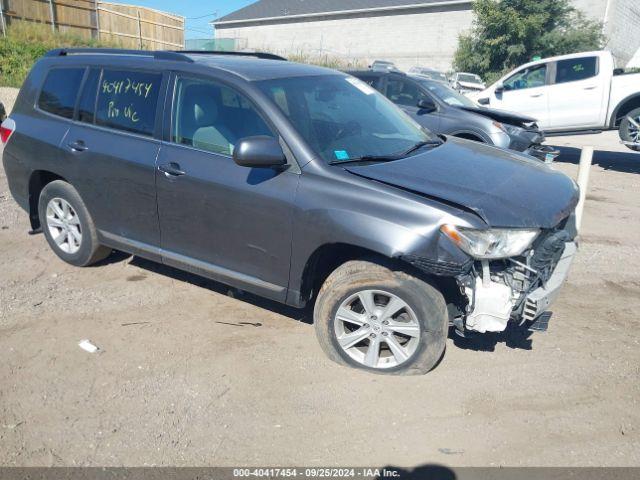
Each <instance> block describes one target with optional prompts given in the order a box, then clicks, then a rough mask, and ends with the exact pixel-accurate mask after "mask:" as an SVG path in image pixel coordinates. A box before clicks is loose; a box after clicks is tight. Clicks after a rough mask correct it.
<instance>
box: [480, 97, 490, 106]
mask: <svg viewBox="0 0 640 480" xmlns="http://www.w3.org/2000/svg"><path fill="white" fill-rule="evenodd" d="M478 103H479V104H480V105H489V98H487V97H484V98H479V99H478Z"/></svg>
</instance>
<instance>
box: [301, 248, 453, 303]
mask: <svg viewBox="0 0 640 480" xmlns="http://www.w3.org/2000/svg"><path fill="white" fill-rule="evenodd" d="M352 260H365V261H370V262H372V263H376V264H379V265H383V266H385V267H387V268H390V269H392V270H399V271H403V272H405V273H407V274H409V275H412V276H415V277H417V278H420V279H421V280H424V281H425V282H427V283H430V284H431V285H433V286H434V287H435V288H437V289H438V290H439V291H440V292H441V293H442V294H443V295H444V297H445V300H446V301H447V303H448V304H449V303H451V304H458V303H459V301H460V295H459V288H458V286H457V283H456V281H455V279H454V277H453V276H440V275H435V274H431V273H428V272H426V271H424V270H422V269H419V268H417V267H416V266H414V265H413V264H411V263H410V262H409V261H407V259H406V257H405V256H403V255H399V256H389V255H387V254H384V253H381V252H376V251H374V250H371V249H368V248H365V247H361V246H358V245H353V244H349V243H326V244H323V245H321V246H319V247H318V248H316V250H315V251H314V252H313V253H312V254H311V255H310V256H309V258H308V259H307V262H306V264H305V266H304V269H303V273H302V279H301V283H300V292H299V299H298V300H297V301H296V302H295V303H297V304H298V305H299V306H304V305H306V304H307V303H308V302H310V301H312V300H313V299H314V298H315V297H316V295H317V293H318V291H319V290H320V287H321V286H322V284H323V283H324V282H325V280H326V279H327V277H328V276H329V275H330V274H331V273H332V272H333V271H334V270H335V269H337V268H338V267H340V266H341V265H343V264H345V263H346V262H349V261H352Z"/></svg>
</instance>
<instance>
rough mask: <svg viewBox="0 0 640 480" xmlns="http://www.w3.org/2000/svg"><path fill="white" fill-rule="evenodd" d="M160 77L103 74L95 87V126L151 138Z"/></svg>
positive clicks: (147, 74) (122, 73)
mask: <svg viewBox="0 0 640 480" xmlns="http://www.w3.org/2000/svg"><path fill="white" fill-rule="evenodd" d="M161 81H162V75H161V74H159V73H150V72H134V71H126V70H104V72H103V74H102V78H101V79H100V84H99V85H98V101H97V110H96V125H102V126H104V127H110V128H115V129H118V130H124V131H127V132H132V133H138V134H141V135H149V136H151V135H153V130H154V126H155V121H156V107H157V105H158V94H159V93H160V84H161Z"/></svg>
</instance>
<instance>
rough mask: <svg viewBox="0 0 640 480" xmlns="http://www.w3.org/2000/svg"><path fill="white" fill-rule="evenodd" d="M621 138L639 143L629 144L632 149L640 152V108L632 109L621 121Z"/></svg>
mask: <svg viewBox="0 0 640 480" xmlns="http://www.w3.org/2000/svg"><path fill="white" fill-rule="evenodd" d="M618 133H619V134H620V139H621V140H623V141H625V142H633V143H637V144H638V145H627V147H628V148H630V149H631V150H635V151H636V152H640V108H636V109H635V110H631V111H630V112H629V113H627V114H626V115H625V117H624V118H623V119H622V122H621V123H620V130H619V132H618Z"/></svg>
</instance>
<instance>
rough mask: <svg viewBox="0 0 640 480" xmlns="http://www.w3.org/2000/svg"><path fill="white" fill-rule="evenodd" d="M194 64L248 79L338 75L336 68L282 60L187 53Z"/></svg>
mask: <svg viewBox="0 0 640 480" xmlns="http://www.w3.org/2000/svg"><path fill="white" fill-rule="evenodd" d="M189 57H190V58H192V59H193V60H194V62H195V63H196V64H199V65H204V66H206V67H213V68H219V69H221V70H224V71H226V72H229V73H234V74H236V75H239V76H240V77H242V78H244V79H245V80H248V81H259V80H271V79H274V78H285V77H287V78H288V77H305V76H313V75H340V73H339V72H337V71H336V70H331V69H329V68H324V67H317V66H315V65H307V64H304V63H296V62H288V61H284V60H264V59H260V58H255V57H240V56H234V55H206V54H204V55H199V54H189Z"/></svg>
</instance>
